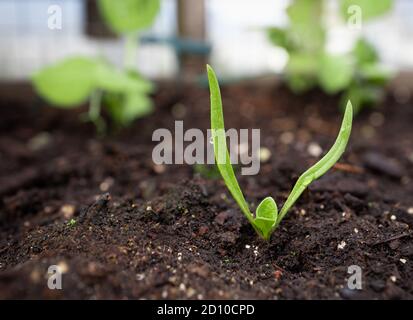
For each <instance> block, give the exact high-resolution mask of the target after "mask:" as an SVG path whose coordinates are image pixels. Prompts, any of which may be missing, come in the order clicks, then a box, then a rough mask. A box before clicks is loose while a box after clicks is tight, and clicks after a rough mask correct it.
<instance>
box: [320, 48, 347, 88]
mask: <svg viewBox="0 0 413 320" xmlns="http://www.w3.org/2000/svg"><path fill="white" fill-rule="evenodd" d="M353 71H354V68H353V66H352V64H351V61H350V59H349V58H348V57H347V56H333V55H330V54H324V55H323V56H322V57H321V59H320V69H319V70H318V78H319V82H320V85H321V87H322V88H323V90H324V91H326V92H327V93H336V92H338V91H340V90H343V89H344V88H346V87H348V86H349V85H350V82H351V80H352V78H353Z"/></svg>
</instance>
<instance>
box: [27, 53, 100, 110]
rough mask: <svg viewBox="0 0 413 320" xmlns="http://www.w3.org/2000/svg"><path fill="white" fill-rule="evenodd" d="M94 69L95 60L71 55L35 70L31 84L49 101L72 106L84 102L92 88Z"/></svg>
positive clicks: (54, 103)
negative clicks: (71, 56) (37, 70)
mask: <svg viewBox="0 0 413 320" xmlns="http://www.w3.org/2000/svg"><path fill="white" fill-rule="evenodd" d="M95 70H96V61H95V60H93V59H90V58H85V57H73V58H69V59H66V60H63V61H62V62H59V63H56V64H54V65H52V66H49V67H46V68H44V69H42V70H41V71H39V72H37V73H36V74H35V75H34V76H33V85H34V88H35V90H36V91H37V92H38V94H39V95H40V96H42V97H43V98H45V99H46V100H47V101H48V102H49V103H51V104H53V105H55V106H57V107H62V108H73V107H76V106H78V105H79V104H81V103H83V102H85V101H86V100H87V98H88V97H89V96H90V94H91V92H92V91H93V90H94V87H95Z"/></svg>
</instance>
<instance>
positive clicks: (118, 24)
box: [98, 0, 160, 34]
mask: <svg viewBox="0 0 413 320" xmlns="http://www.w3.org/2000/svg"><path fill="white" fill-rule="evenodd" d="M98 4H99V9H100V12H101V15H102V16H103V18H104V19H105V21H106V24H107V25H108V26H109V27H110V28H111V29H112V31H114V32H116V33H118V34H125V33H129V32H132V33H134V32H136V30H140V29H144V28H147V27H149V26H151V25H152V23H153V21H154V19H155V17H156V15H157V13H158V11H159V8H160V2H159V0H116V1H114V0H99V2H98Z"/></svg>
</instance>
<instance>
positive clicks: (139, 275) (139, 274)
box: [136, 273, 145, 281]
mask: <svg viewBox="0 0 413 320" xmlns="http://www.w3.org/2000/svg"><path fill="white" fill-rule="evenodd" d="M143 279H145V274H143V273H138V274H137V275H136V280H138V281H142V280H143Z"/></svg>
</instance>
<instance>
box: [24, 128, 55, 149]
mask: <svg viewBox="0 0 413 320" xmlns="http://www.w3.org/2000/svg"><path fill="white" fill-rule="evenodd" d="M51 140H52V136H51V135H50V133H48V132H40V133H39V134H37V135H35V136H34V137H33V138H31V139H30V140H29V141H28V142H27V147H28V148H29V149H30V150H32V151H39V150H41V149H43V148H45V147H46V146H47V145H48V144H50V142H51Z"/></svg>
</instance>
